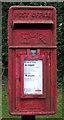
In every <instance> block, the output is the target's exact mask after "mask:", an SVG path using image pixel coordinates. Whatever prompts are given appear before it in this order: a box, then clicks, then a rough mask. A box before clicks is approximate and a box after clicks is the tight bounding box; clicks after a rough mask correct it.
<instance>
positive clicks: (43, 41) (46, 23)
mask: <svg viewBox="0 0 64 120" xmlns="http://www.w3.org/2000/svg"><path fill="white" fill-rule="evenodd" d="M20 27H21V29H20ZM27 29H29V30H28V31H27ZM12 34H13V35H12ZM21 38H22V40H23V41H21V42H20V40H21ZM8 39H9V45H15V46H16V47H17V45H18V47H19V46H23V47H26V46H27V47H29V46H34V47H35V46H38V47H39V46H41V47H42V45H44V47H45V46H51V45H53V46H54V45H56V8H55V7H53V6H11V7H10V9H9V15H8ZM48 39H49V40H48ZM13 41H17V42H18V43H17V42H13ZM30 41H32V42H30ZM37 41H38V42H37ZM36 43H37V44H36Z"/></svg>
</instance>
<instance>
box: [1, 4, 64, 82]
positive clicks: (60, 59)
mask: <svg viewBox="0 0 64 120" xmlns="http://www.w3.org/2000/svg"><path fill="white" fill-rule="evenodd" d="M12 5H20V6H29V5H30V6H46V5H47V6H54V7H55V8H56V10H57V73H58V82H57V83H59V82H62V79H63V74H64V72H63V67H64V64H63V61H64V57H63V56H64V55H63V53H64V49H63V48H64V45H63V44H64V36H63V24H64V23H63V16H64V12H63V8H64V2H57V3H56V2H4V3H2V49H3V50H2V61H3V65H4V66H5V67H7V65H8V44H7V22H8V11H9V7H10V6H12Z"/></svg>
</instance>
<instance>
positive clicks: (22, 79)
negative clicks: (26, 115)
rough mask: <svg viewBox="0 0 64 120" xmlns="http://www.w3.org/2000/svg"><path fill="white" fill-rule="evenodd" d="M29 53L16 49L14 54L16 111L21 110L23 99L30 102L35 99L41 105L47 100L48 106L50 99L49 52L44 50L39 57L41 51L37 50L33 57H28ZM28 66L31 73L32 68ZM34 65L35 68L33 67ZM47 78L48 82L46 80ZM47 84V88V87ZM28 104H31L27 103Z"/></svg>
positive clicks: (26, 50) (25, 50)
mask: <svg viewBox="0 0 64 120" xmlns="http://www.w3.org/2000/svg"><path fill="white" fill-rule="evenodd" d="M30 51H31V50H30V49H24V50H23V49H22V50H21V49H17V50H16V53H15V55H16V57H15V61H16V62H15V63H14V64H15V65H14V66H15V68H16V73H15V74H16V77H15V83H16V85H15V91H16V93H15V95H16V99H15V107H16V109H19V108H20V109H22V108H23V106H22V104H23V102H22V101H23V100H24V99H27V101H31V100H32V101H34V99H37V100H38V101H39V100H42V103H43V99H44V101H47V100H48V106H49V105H50V101H49V99H50V56H49V54H50V50H46V51H45V50H43V52H42V55H41V50H40V49H37V55H34V56H32V55H30ZM44 51H45V52H44ZM25 65H26V66H25ZM27 65H28V67H27ZM29 65H33V71H32V72H31V69H32V67H30V66H29ZM34 65H35V66H36V67H34ZM26 69H27V70H26ZM37 69H38V70H37ZM39 69H40V70H39ZM34 71H35V72H34ZM28 72H29V73H28ZM26 73H27V77H26V76H25V75H26ZM31 75H33V76H32V77H33V78H32V77H31ZM28 76H30V77H28ZM34 76H35V78H37V80H36V79H35V78H34ZM38 77H39V78H38ZM47 78H48V79H49V80H47ZM28 79H29V80H28ZM30 80H31V81H30ZM28 84H29V85H28ZM39 84H40V85H39ZM47 84H48V85H49V86H47ZM37 86H38V88H37ZM34 87H35V88H36V89H35V90H34ZM29 89H30V90H29ZM31 89H32V91H31ZM26 90H27V91H26ZM48 97H49V98H48ZM25 102H26V101H25ZM25 104H26V103H25ZM29 104H31V103H30V102H29ZM39 104H40V103H39ZM36 106H37V105H36ZM36 106H35V107H36Z"/></svg>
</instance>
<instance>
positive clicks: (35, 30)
mask: <svg viewBox="0 0 64 120" xmlns="http://www.w3.org/2000/svg"><path fill="white" fill-rule="evenodd" d="M56 48H57V46H56V9H55V8H54V7H50V6H47V7H43V6H40V7H39V6H12V7H10V9H9V16H8V56H9V57H8V58H9V59H8V60H9V62H8V101H9V112H10V114H11V115H41V114H42V115H44V114H54V113H56V107H57V103H56V97H57V73H56V65H57V63H56Z"/></svg>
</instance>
